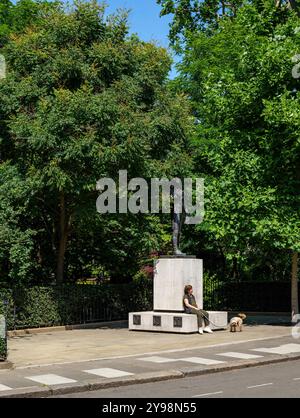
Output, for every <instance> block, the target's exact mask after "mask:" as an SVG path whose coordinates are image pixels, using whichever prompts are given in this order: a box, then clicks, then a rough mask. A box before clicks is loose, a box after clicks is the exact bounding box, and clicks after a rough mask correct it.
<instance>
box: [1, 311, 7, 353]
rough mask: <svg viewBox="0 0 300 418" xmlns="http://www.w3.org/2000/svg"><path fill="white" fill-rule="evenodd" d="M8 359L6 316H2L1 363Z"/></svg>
mask: <svg viewBox="0 0 300 418" xmlns="http://www.w3.org/2000/svg"><path fill="white" fill-rule="evenodd" d="M6 357H7V339H6V325H5V317H4V315H0V361H4V360H6Z"/></svg>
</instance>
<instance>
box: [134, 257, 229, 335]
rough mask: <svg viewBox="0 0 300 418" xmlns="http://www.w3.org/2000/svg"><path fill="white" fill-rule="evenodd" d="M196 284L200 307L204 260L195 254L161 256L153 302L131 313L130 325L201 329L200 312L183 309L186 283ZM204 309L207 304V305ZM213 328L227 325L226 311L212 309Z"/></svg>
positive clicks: (171, 329) (149, 328)
mask: <svg viewBox="0 0 300 418" xmlns="http://www.w3.org/2000/svg"><path fill="white" fill-rule="evenodd" d="M186 285H192V286H193V294H194V296H195V298H196V302H197V305H198V307H199V308H201V309H202V308H203V260H200V259H197V258H196V257H193V256H173V257H172V256H171V257H161V258H159V259H158V260H156V261H155V263H154V283H153V288H154V289H153V290H154V292H153V306H154V311H151V312H133V313H130V314H129V329H130V330H136V331H137V330H139V331H160V332H178V333H193V332H198V324H197V316H196V315H192V314H186V313H184V307H183V297H184V287H185V286H186ZM204 309H205V306H204ZM209 320H210V321H211V328H212V329H224V328H226V327H227V324H228V314H227V312H209Z"/></svg>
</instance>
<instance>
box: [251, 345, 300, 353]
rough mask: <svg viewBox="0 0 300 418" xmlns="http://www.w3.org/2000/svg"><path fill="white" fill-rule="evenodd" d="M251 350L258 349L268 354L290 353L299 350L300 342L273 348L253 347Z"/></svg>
mask: <svg viewBox="0 0 300 418" xmlns="http://www.w3.org/2000/svg"><path fill="white" fill-rule="evenodd" d="M252 351H259V352H263V353H270V354H291V353H299V352H300V344H284V345H280V346H279V347H273V348H263V347H262V348H254V349H252Z"/></svg>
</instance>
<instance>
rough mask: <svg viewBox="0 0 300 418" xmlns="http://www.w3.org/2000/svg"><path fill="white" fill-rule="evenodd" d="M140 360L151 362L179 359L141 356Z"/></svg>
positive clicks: (166, 361)
mask: <svg viewBox="0 0 300 418" xmlns="http://www.w3.org/2000/svg"><path fill="white" fill-rule="evenodd" d="M138 360H141V361H149V362H150V363H171V362H172V361H178V359H171V358H167V357H159V356H153V357H145V358H139V359H138ZM179 360H180V359H179Z"/></svg>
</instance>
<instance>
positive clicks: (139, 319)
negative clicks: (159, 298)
mask: <svg viewBox="0 0 300 418" xmlns="http://www.w3.org/2000/svg"><path fill="white" fill-rule="evenodd" d="M208 314H209V320H210V321H212V322H213V323H211V324H210V326H211V329H212V330H217V329H226V328H227V325H228V313H227V312H208ZM129 329H130V330H134V331H158V332H177V333H182V334H191V333H194V332H198V323H197V316H196V315H193V314H186V313H181V312H155V311H150V312H131V313H130V314H129Z"/></svg>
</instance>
